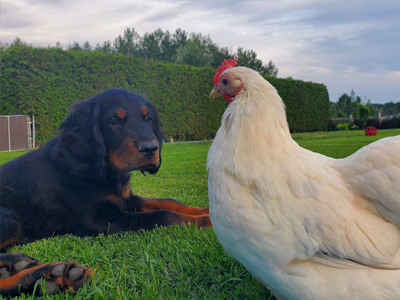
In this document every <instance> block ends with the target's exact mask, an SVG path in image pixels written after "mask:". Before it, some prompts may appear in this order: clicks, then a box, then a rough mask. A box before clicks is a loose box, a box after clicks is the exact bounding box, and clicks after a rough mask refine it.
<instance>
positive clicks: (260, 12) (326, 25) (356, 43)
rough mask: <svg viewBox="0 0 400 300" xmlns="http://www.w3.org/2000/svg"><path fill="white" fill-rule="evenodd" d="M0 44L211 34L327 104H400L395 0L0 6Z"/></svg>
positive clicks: (83, 0)
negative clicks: (313, 86) (313, 85)
mask: <svg viewBox="0 0 400 300" xmlns="http://www.w3.org/2000/svg"><path fill="white" fill-rule="evenodd" d="M0 9H1V10H0V41H1V42H2V43H11V42H12V41H13V40H14V39H15V38H16V37H19V38H21V39H22V41H23V42H26V43H28V44H31V45H32V46H35V47H47V46H49V45H50V46H55V45H56V43H57V42H60V43H61V45H62V46H63V48H64V49H66V48H67V47H68V46H69V45H72V44H73V43H74V42H79V43H80V44H81V45H82V44H83V43H84V42H85V41H89V42H90V44H91V45H92V46H95V45H96V44H97V43H99V44H102V43H103V42H104V41H107V40H110V41H111V42H113V41H114V39H115V38H116V37H117V36H118V35H120V34H121V35H123V33H124V30H125V29H126V28H128V27H129V28H135V30H136V31H137V32H138V33H139V34H140V35H141V36H143V34H144V33H146V32H153V31H155V30H156V29H158V28H161V29H162V30H163V31H166V30H168V31H170V32H171V33H173V32H175V30H176V29H177V28H181V29H183V30H185V31H187V32H189V33H190V32H195V33H201V34H203V35H209V36H210V38H211V40H212V41H213V42H215V43H217V44H218V45H219V46H221V47H229V48H230V49H232V51H236V50H237V48H238V47H242V48H244V49H246V50H254V51H255V52H256V53H257V57H258V58H259V59H262V61H263V62H264V64H266V63H268V61H269V60H272V61H273V62H274V63H275V65H276V66H277V67H278V69H279V72H278V77H281V78H287V77H292V78H293V79H300V80H304V81H312V82H317V83H323V84H325V85H326V86H327V88H328V92H329V97H330V101H332V102H336V101H337V100H338V98H339V97H340V96H341V95H343V94H344V93H346V94H349V95H350V93H351V91H352V90H354V91H355V94H356V95H357V96H360V97H361V98H362V99H366V100H368V99H369V100H371V102H372V103H386V102H390V101H393V102H398V101H400V1H398V0H380V1H376V0H374V1H371V0H352V1H349V0H250V1H244V0H234V1H226V0H224V1H221V0H204V1H201V0H166V1H164V0H146V1H143V0H142V1H139V0H112V1H111V0H97V1H90V0H0Z"/></svg>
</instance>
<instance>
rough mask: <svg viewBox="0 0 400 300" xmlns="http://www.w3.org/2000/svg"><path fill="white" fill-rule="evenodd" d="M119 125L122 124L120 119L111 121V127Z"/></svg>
mask: <svg viewBox="0 0 400 300" xmlns="http://www.w3.org/2000/svg"><path fill="white" fill-rule="evenodd" d="M119 124H120V119H118V118H114V119H111V121H110V125H111V126H116V125H119Z"/></svg>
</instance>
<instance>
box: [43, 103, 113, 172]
mask: <svg viewBox="0 0 400 300" xmlns="http://www.w3.org/2000/svg"><path fill="white" fill-rule="evenodd" d="M99 115H100V107H99V105H98V104H97V103H96V102H95V101H93V100H92V99H89V100H86V101H83V102H81V103H79V104H77V105H76V106H75V107H74V109H73V111H72V112H71V113H70V114H69V116H68V117H67V118H66V119H65V121H64V122H63V123H62V124H61V125H60V133H59V135H58V136H57V138H56V139H57V140H58V141H57V143H56V145H55V146H54V148H53V150H52V153H51V156H52V159H53V160H54V161H56V162H57V163H58V164H59V165H60V166H61V167H62V168H63V169H65V171H67V172H69V173H70V174H71V175H74V176H76V177H79V178H90V177H91V178H93V176H95V177H98V178H102V177H104V172H105V156H106V149H105V145H104V139H103V135H102V133H101V131H100V124H99V120H98V118H99Z"/></svg>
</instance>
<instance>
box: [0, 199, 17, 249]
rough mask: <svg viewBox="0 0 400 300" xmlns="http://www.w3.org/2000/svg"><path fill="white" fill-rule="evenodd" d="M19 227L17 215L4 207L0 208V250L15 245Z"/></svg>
mask: <svg viewBox="0 0 400 300" xmlns="http://www.w3.org/2000/svg"><path fill="white" fill-rule="evenodd" d="M20 231H21V226H20V223H19V219H18V217H17V215H16V214H15V213H14V212H13V211H11V210H9V209H6V208H4V207H0V249H4V248H6V247H8V246H11V245H13V244H16V243H17V242H18V239H19V235H20Z"/></svg>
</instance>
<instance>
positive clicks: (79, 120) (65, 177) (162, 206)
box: [0, 89, 211, 294]
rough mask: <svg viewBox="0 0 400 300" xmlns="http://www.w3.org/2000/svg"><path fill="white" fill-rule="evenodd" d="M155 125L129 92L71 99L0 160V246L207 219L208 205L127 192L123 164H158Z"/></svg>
mask: <svg viewBox="0 0 400 300" xmlns="http://www.w3.org/2000/svg"><path fill="white" fill-rule="evenodd" d="M161 131H162V130H161V122H160V119H159V117H158V114H157V111H156V109H155V108H154V106H153V105H152V104H150V103H149V102H148V101H147V100H145V99H144V98H143V97H142V96H140V95H138V94H135V93H131V92H127V91H125V90H118V89H113V90H108V91H106V92H103V93H101V94H99V95H97V96H95V97H93V98H91V99H88V100H86V101H83V102H81V103H79V104H77V105H76V106H75V107H74V109H73V111H72V112H71V114H70V115H69V116H68V117H67V118H66V120H65V121H64V122H63V123H62V124H61V126H60V131H59V134H58V135H57V136H56V137H55V138H53V139H52V140H50V141H49V142H48V143H47V144H45V145H44V146H43V147H40V148H39V149H37V150H33V151H30V152H28V153H27V154H25V155H23V156H21V157H19V158H16V159H14V160H12V161H10V162H8V163H6V164H4V165H3V166H1V167H0V248H5V247H7V246H9V245H12V244H15V243H26V242H31V241H34V240H36V239H41V238H44V237H49V236H52V235H62V234H67V233H70V234H74V235H77V236H88V235H96V234H99V233H115V232H119V231H136V230H138V229H141V228H143V229H152V228H155V226H157V225H159V226H165V225H171V224H183V223H188V222H193V223H198V224H199V226H211V223H210V220H209V216H208V208H197V207H191V206H187V205H185V204H182V203H179V202H177V201H175V200H172V199H149V198H142V197H139V196H136V195H134V194H132V192H131V189H130V182H129V181H130V175H129V172H130V171H132V170H139V171H141V172H143V173H144V172H148V173H151V174H154V173H156V172H157V171H158V169H159V167H160V164H161V149H162V144H163V141H162V132H161ZM3 265H4V264H3ZM1 267H2V259H1V256H0V270H1ZM0 278H1V277H0ZM5 286H6V285H5ZM4 290H5V288H3V291H4ZM1 291H2V287H1V279H0V292H1ZM3 294H5V293H4V292H3Z"/></svg>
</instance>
